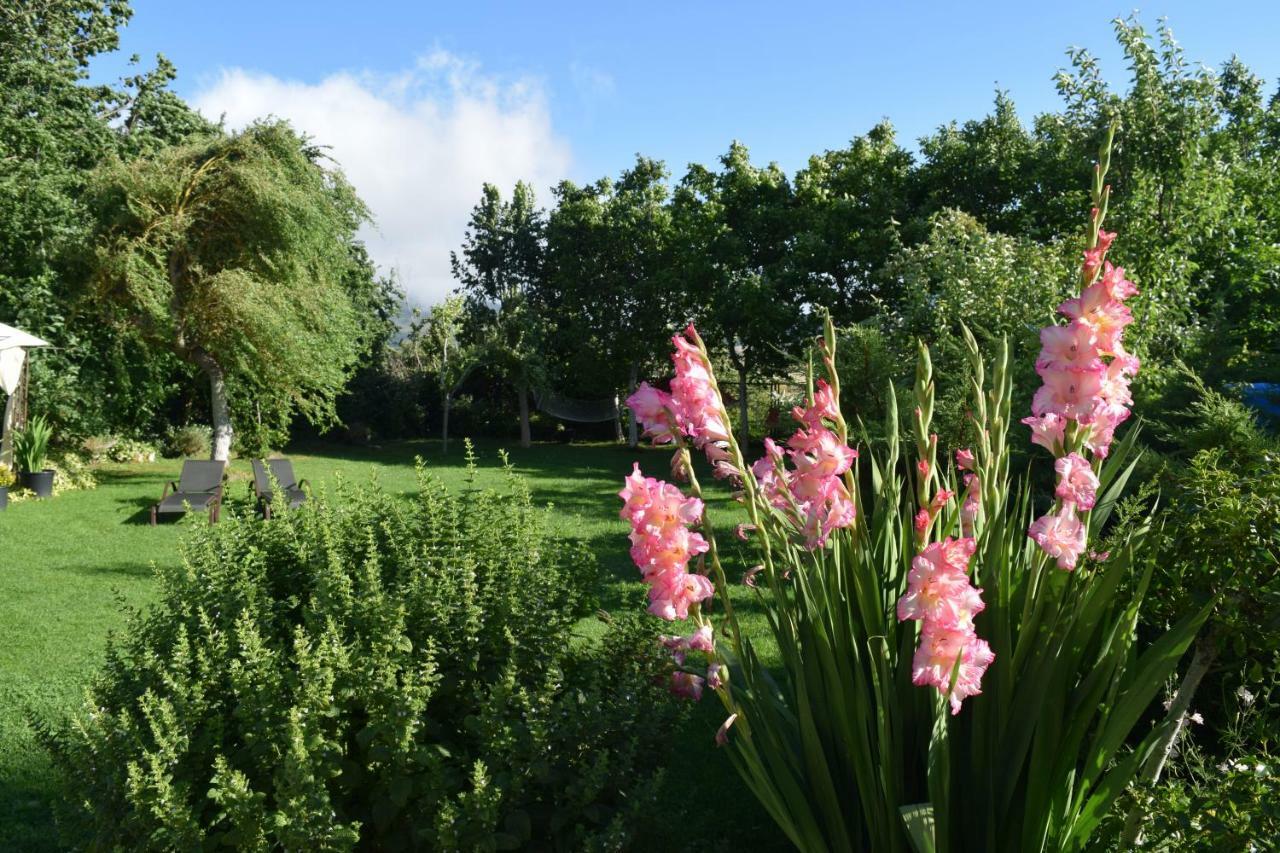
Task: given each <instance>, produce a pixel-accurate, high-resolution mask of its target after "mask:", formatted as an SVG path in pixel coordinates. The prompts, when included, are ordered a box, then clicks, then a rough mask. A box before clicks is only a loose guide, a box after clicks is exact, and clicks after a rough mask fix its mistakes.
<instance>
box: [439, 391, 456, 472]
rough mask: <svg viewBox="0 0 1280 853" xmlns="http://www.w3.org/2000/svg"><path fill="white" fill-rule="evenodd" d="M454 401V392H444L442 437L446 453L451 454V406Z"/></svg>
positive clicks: (441, 420)
mask: <svg viewBox="0 0 1280 853" xmlns="http://www.w3.org/2000/svg"><path fill="white" fill-rule="evenodd" d="M452 403H453V392H452V391H446V392H444V414H443V415H442V416H441V418H440V438H441V440H442V441H443V443H444V453H445V455H446V456H448V455H449V406H450V404H452Z"/></svg>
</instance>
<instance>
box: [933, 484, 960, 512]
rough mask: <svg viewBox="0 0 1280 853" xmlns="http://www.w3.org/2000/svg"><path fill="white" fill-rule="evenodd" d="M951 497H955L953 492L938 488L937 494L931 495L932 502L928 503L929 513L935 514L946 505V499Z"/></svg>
mask: <svg viewBox="0 0 1280 853" xmlns="http://www.w3.org/2000/svg"><path fill="white" fill-rule="evenodd" d="M953 497H955V492H952V491H948V490H947V489H938V491H937V494H935V495H934V496H933V502H932V503H930V504H929V514H930V515H937V514H938V513H939V512H940V511H941V510H942V508H943V507H944V506H946V505H947V501H949V500H951V499H952V498H953Z"/></svg>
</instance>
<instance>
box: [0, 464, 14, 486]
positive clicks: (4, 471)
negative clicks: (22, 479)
mask: <svg viewBox="0 0 1280 853" xmlns="http://www.w3.org/2000/svg"><path fill="white" fill-rule="evenodd" d="M16 480H17V478H16V477H15V476H14V474H13V471H12V470H11V469H10V468H9V466H8V465H0V489H7V488H9V487H10V486H12V485H13V484H14V482H15V481H16Z"/></svg>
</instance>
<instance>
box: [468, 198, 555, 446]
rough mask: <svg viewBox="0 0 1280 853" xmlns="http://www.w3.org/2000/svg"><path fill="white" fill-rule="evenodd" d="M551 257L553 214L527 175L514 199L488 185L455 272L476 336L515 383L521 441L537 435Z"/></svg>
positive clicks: (471, 223)
mask: <svg viewBox="0 0 1280 853" xmlns="http://www.w3.org/2000/svg"><path fill="white" fill-rule="evenodd" d="M545 258H546V213H545V212H544V211H543V210H541V209H539V208H538V207H537V202H536V199H535V198H534V193H533V188H532V187H530V186H529V185H528V184H526V183H523V182H520V183H517V184H516V186H515V190H514V192H513V193H512V195H511V200H510V201H503V200H502V193H501V191H500V190H499V189H498V188H497V187H495V186H493V185H492V184H485V185H484V190H483V196H482V197H481V199H480V202H479V204H477V205H476V206H475V208H474V209H473V210H472V212H471V219H470V221H469V222H468V224H467V232H466V235H465V237H464V238H463V242H462V250H461V252H460V253H459V252H454V253H452V267H453V276H454V278H455V279H457V281H458V283H459V284H460V285H461V289H462V291H463V292H464V293H465V294H466V296H467V309H468V314H469V319H470V322H471V326H472V333H473V336H475V337H477V338H479V339H481V340H482V341H483V344H482V346H483V348H484V349H485V351H486V352H487V354H488V355H487V357H488V358H489V359H491V360H492V361H493V362H494V363H495V364H496V365H497V366H498V367H499V369H500V370H501V371H502V372H503V374H504V375H505V376H506V377H507V380H508V381H509V382H510V383H511V384H512V385H513V386H514V387H515V389H516V396H517V400H518V404H519V409H520V446H521V447H528V446H529V444H530V442H531V435H530V430H529V392H530V389H531V387H532V385H533V383H534V382H535V381H536V380H537V379H539V378H540V377H541V375H542V369H543V366H542V352H543V339H544V337H545V324H544V318H545V314H543V313H542V312H541V311H540V306H539V304H538V299H539V294H540V292H541V286H542V280H543V279H542V276H543V266H544V263H545Z"/></svg>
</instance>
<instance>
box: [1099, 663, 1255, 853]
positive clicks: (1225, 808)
mask: <svg viewBox="0 0 1280 853" xmlns="http://www.w3.org/2000/svg"><path fill="white" fill-rule="evenodd" d="M1250 681H1251V685H1250V687H1252V689H1250V687H1246V686H1245V685H1244V684H1242V685H1241V686H1240V687H1239V688H1238V689H1236V690H1235V691H1234V693H1233V695H1232V697H1231V700H1232V701H1231V703H1230V704H1231V705H1232V706H1233V711H1232V713H1230V714H1229V718H1228V719H1224V720H1223V721H1222V723H1221V725H1220V726H1217V727H1215V728H1216V729H1217V731H1216V738H1217V740H1218V741H1219V743H1220V746H1219V748H1218V750H1217V751H1218V752H1219V757H1217V758H1214V757H1211V756H1210V754H1209V753H1207V752H1206V751H1205V750H1204V749H1203V748H1201V746H1200V745H1199V744H1198V743H1197V740H1198V737H1197V736H1198V734H1199V732H1200V731H1202V727H1201V726H1200V725H1196V726H1192V727H1191V728H1190V729H1189V731H1188V732H1187V735H1186V737H1184V739H1183V741H1182V742H1181V743H1180V745H1179V749H1178V755H1177V757H1176V760H1175V763H1174V766H1173V769H1172V773H1170V774H1169V776H1168V777H1167V778H1166V779H1165V780H1164V781H1162V782H1161V783H1160V784H1158V785H1156V786H1154V787H1150V786H1148V787H1143V788H1137V789H1135V790H1134V792H1133V794H1132V796H1131V797H1127V798H1126V799H1128V800H1130V801H1131V803H1132V805H1133V807H1135V808H1136V809H1138V810H1139V811H1140V813H1141V814H1142V815H1143V816H1144V818H1145V823H1144V831H1145V839H1144V843H1143V848H1144V849H1150V850H1156V851H1159V853H1175V851H1183V850H1196V851H1201V850H1203V851H1211V850H1265V849H1267V848H1268V846H1270V845H1272V844H1274V841H1275V839H1276V838H1280V768H1278V767H1277V763H1276V762H1277V758H1278V757H1280V756H1277V754H1276V744H1277V743H1278V742H1280V740H1278V739H1280V715H1277V714H1276V709H1277V699H1280V695H1278V694H1277V682H1276V671H1274V670H1273V672H1272V673H1271V676H1270V683H1267V682H1263V683H1262V684H1261V685H1259V683H1258V681H1259V680H1258V679H1251V680H1250ZM1254 691H1257V692H1254ZM1197 719H1198V717H1197ZM1111 823H1112V825H1111V826H1108V827H1106V828H1107V829H1108V830H1115V829H1118V821H1112V822H1111ZM1112 849H1114V847H1113V848H1112Z"/></svg>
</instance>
